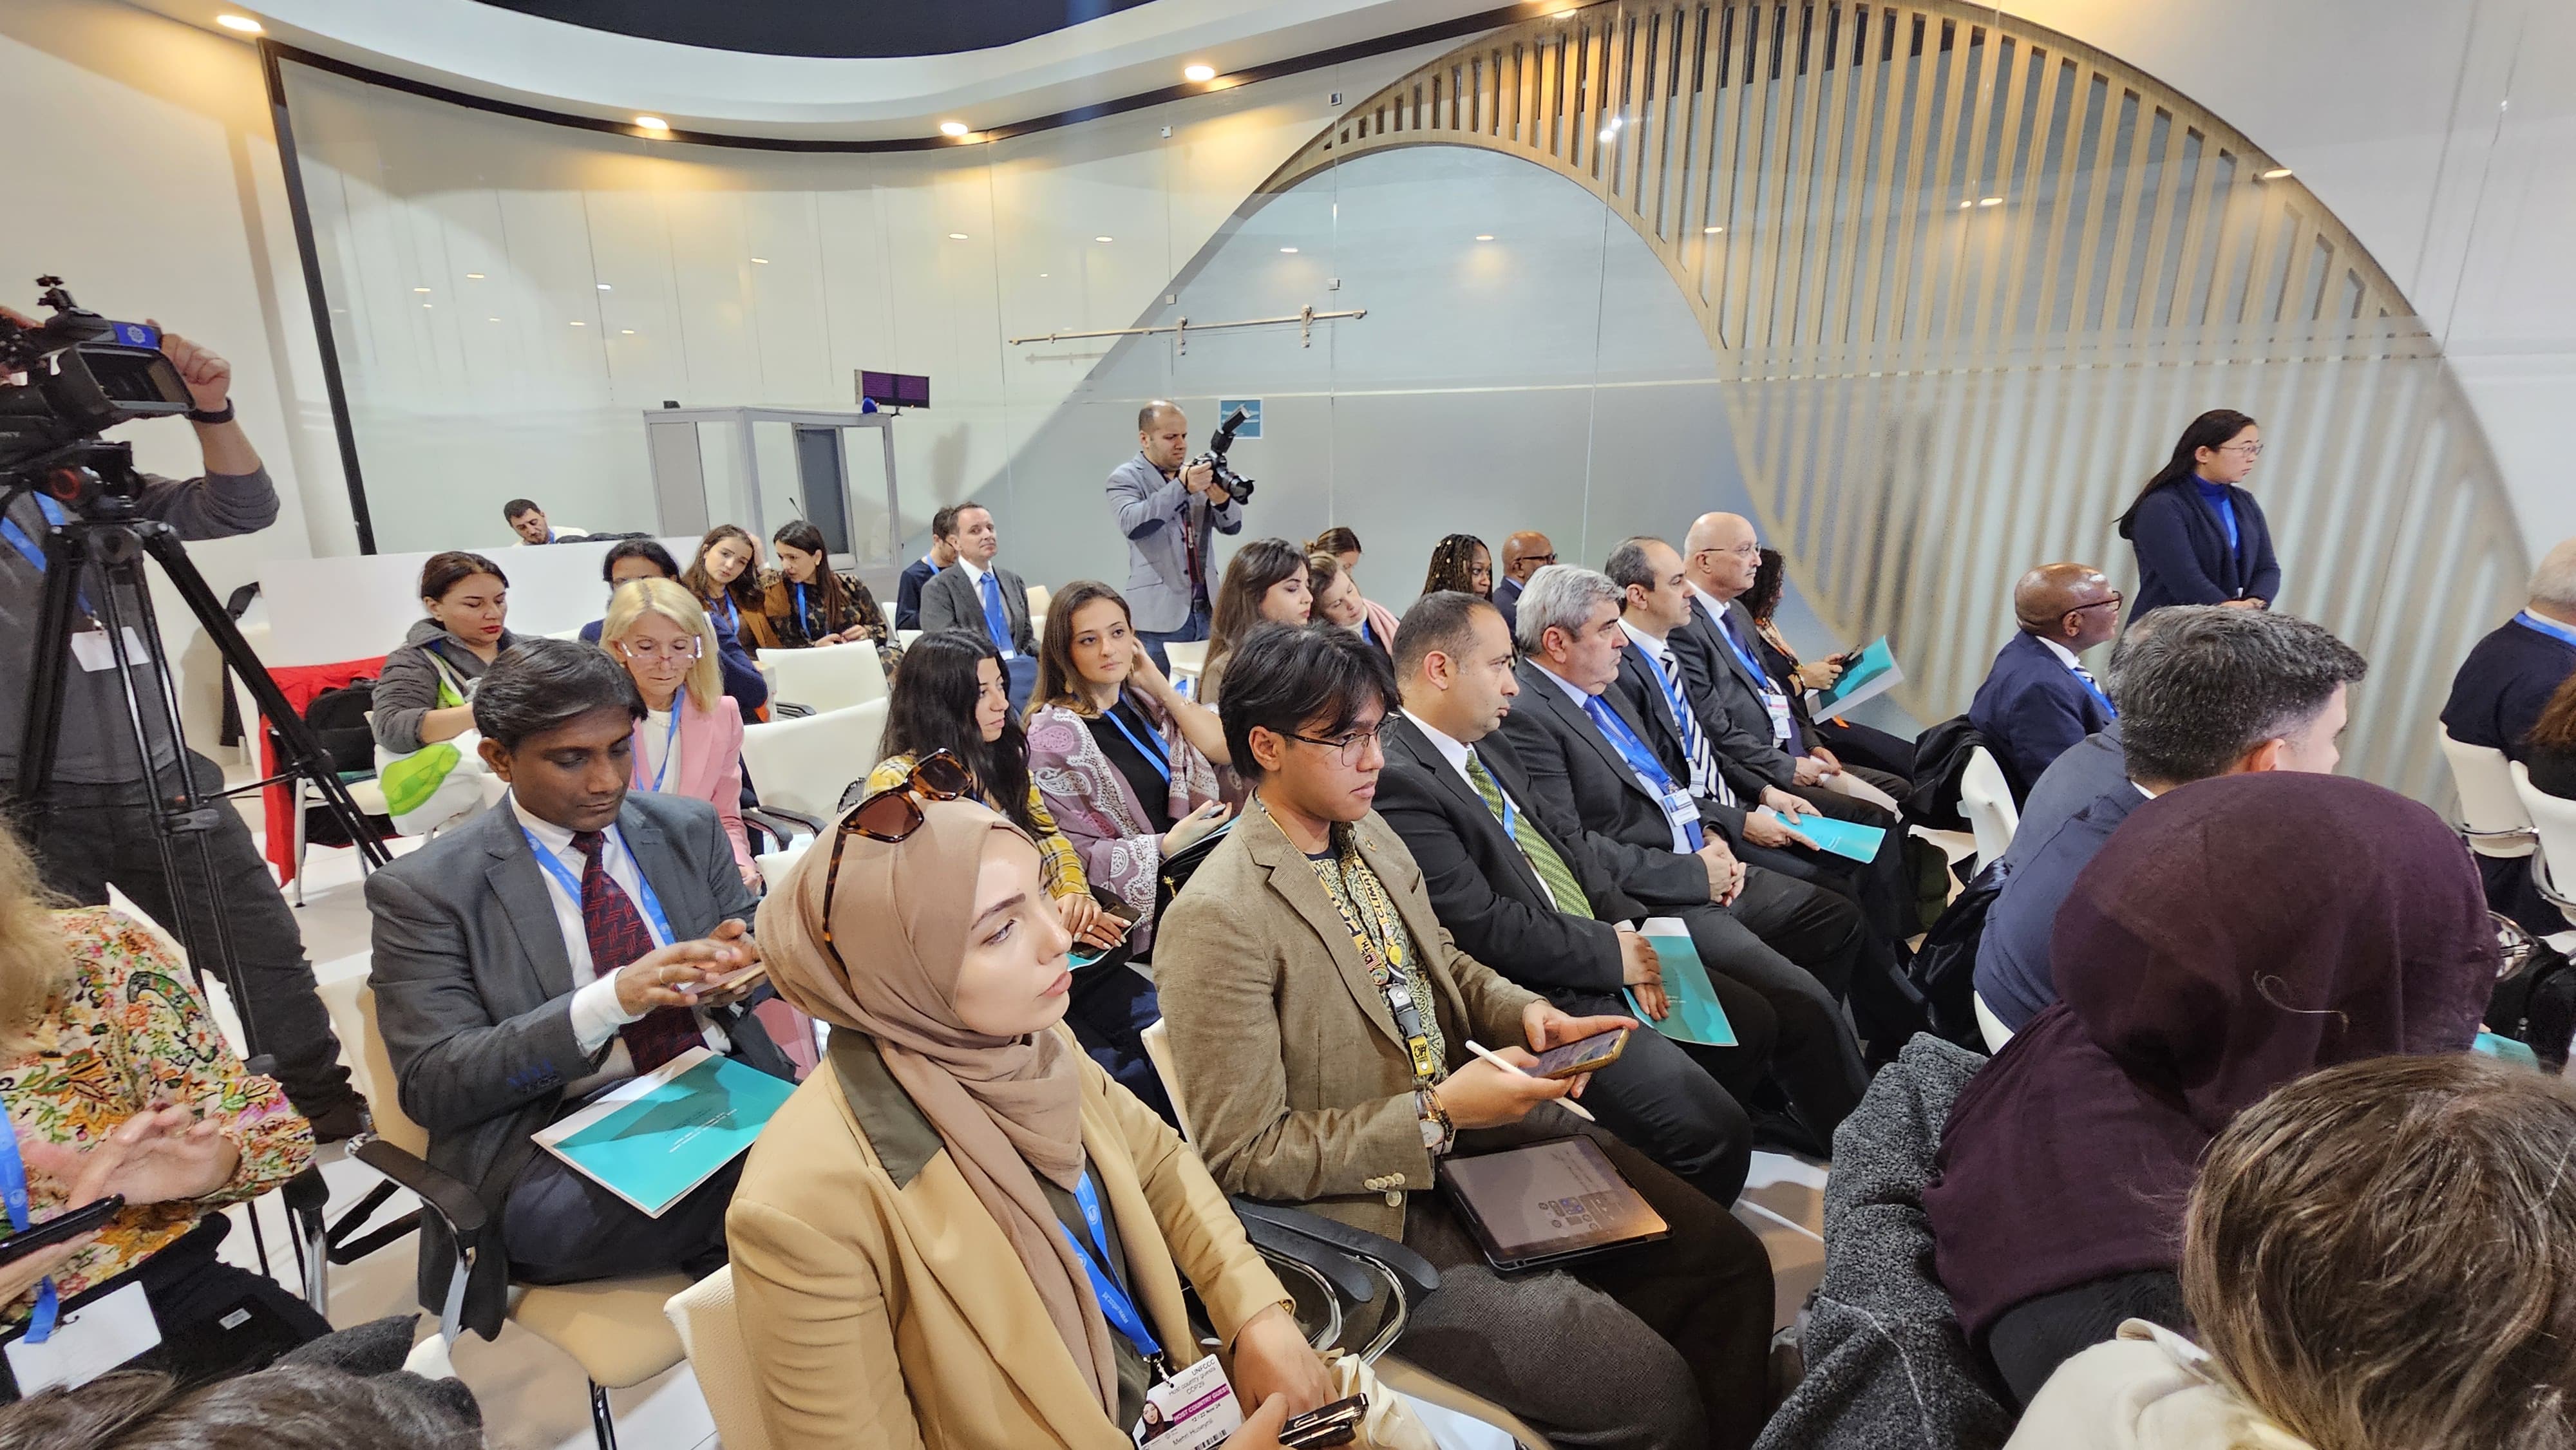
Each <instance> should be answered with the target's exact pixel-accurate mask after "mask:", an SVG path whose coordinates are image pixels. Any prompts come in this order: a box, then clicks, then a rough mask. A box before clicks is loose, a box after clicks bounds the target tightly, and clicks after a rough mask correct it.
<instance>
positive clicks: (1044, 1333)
mask: <svg viewBox="0 0 2576 1450" xmlns="http://www.w3.org/2000/svg"><path fill="white" fill-rule="evenodd" d="M1081 1063H1082V1142H1083V1147H1084V1149H1085V1150H1086V1151H1087V1152H1088V1154H1089V1155H1090V1159H1091V1167H1092V1171H1093V1173H1094V1175H1095V1176H1096V1177H1097V1179H1098V1181H1099V1184H1100V1188H1101V1191H1102V1193H1103V1194H1105V1195H1106V1197H1107V1199H1108V1202H1107V1208H1108V1212H1109V1216H1110V1220H1111V1222H1112V1223H1113V1224H1114V1225H1115V1227H1116V1229H1117V1232H1118V1235H1119V1238H1120V1239H1121V1241H1122V1242H1123V1244H1124V1246H1125V1248H1126V1252H1127V1265H1128V1278H1129V1282H1130V1284H1131V1285H1132V1286H1133V1287H1134V1289H1135V1291H1136V1298H1137V1300H1138V1301H1139V1303H1140V1305H1141V1306H1142V1307H1143V1309H1144V1311H1145V1313H1146V1314H1147V1315H1148V1316H1149V1317H1150V1318H1151V1320H1152V1321H1153V1325H1154V1332H1155V1335H1156V1337H1157V1338H1159V1339H1160V1340H1161V1341H1162V1342H1163V1345H1164V1346H1165V1348H1166V1349H1167V1350H1169V1351H1170V1352H1171V1353H1172V1354H1173V1356H1174V1358H1175V1359H1177V1360H1179V1361H1180V1362H1183V1363H1187V1362H1189V1361H1191V1360H1195V1359H1197V1358H1198V1357H1199V1351H1198V1349H1197V1348H1196V1345H1197V1339H1196V1337H1195V1335H1194V1334H1193V1333H1192V1331H1191V1329H1190V1327H1189V1317H1188V1313H1187V1311H1186V1310H1185V1309H1184V1308H1183V1305H1182V1301H1181V1275H1182V1274H1186V1275H1188V1276H1189V1280H1190V1283H1191V1284H1193V1285H1194V1286H1196V1287H1197V1289H1198V1291H1199V1299H1200V1302H1201V1303H1203V1304H1204V1305H1206V1307H1207V1312H1208V1317H1209V1320H1210V1322H1211V1323H1212V1324H1213V1325H1214V1326H1215V1328H1216V1330H1217V1333H1218V1334H1219V1335H1220V1336H1222V1338H1223V1340H1224V1341H1225V1342H1226V1343H1229V1344H1231V1343H1232V1342H1233V1341H1234V1337H1235V1335H1236V1333H1237V1332H1239V1331H1240V1330H1241V1329H1242V1328H1243V1325H1244V1323H1245V1321H1247V1320H1249V1319H1250V1318H1252V1316H1253V1315H1255V1314H1258V1313H1260V1312H1261V1311H1262V1310H1263V1309H1264V1308H1267V1307H1268V1306H1270V1305H1272V1304H1285V1303H1287V1302H1288V1296H1287V1295H1286V1294H1285V1293H1283V1292H1282V1291H1281V1289H1280V1287H1279V1281H1278V1279H1277V1278H1275V1277H1273V1276H1272V1274H1271V1272H1270V1269H1269V1267H1268V1266H1267V1265H1265V1264H1264V1263H1262V1261H1261V1258H1260V1256H1259V1255H1258V1254H1257V1253H1255V1252H1254V1251H1253V1249H1252V1247H1251V1245H1249V1244H1248V1243H1246V1242H1245V1241H1244V1237H1243V1227H1242V1224H1241V1223H1240V1222H1239V1221H1238V1220H1237V1219H1236V1218H1235V1216H1234V1210H1233V1208H1232V1207H1231V1206H1229V1205H1228V1204H1227V1202H1226V1198H1225V1195H1224V1194H1222V1193H1220V1192H1218V1191H1217V1187H1216V1184H1215V1183H1214V1182H1213V1181H1211V1180H1210V1179H1209V1177H1208V1173H1207V1169H1206V1168H1204V1167H1203V1166H1201V1165H1200V1163H1199V1160H1198V1158H1197V1156H1196V1155H1195V1154H1193V1153H1192V1152H1191V1151H1190V1150H1189V1148H1188V1146H1187V1145H1185V1144H1184V1143H1182V1142H1181V1140H1180V1137H1179V1135H1177V1134H1175V1133H1174V1132H1173V1131H1172V1130H1171V1128H1170V1127H1168V1126H1167V1125H1165V1124H1164V1122H1163V1121H1162V1120H1161V1119H1160V1118H1157V1117H1156V1116H1154V1114H1153V1113H1152V1111H1150V1110H1149V1109H1147V1108H1146V1107H1144V1106H1143V1105H1142V1104H1140V1103H1138V1102H1137V1101H1136V1099H1135V1098H1133V1097H1131V1096H1129V1095H1128V1093H1127V1092H1126V1091H1125V1090H1124V1089H1122V1088H1119V1087H1117V1086H1115V1085H1114V1084H1113V1083H1111V1082H1110V1080H1109V1078H1108V1077H1107V1076H1106V1075H1105V1074H1103V1073H1102V1072H1101V1070H1100V1069H1099V1067H1097V1066H1096V1065H1094V1064H1093V1063H1092V1062H1091V1061H1090V1059H1088V1058H1083V1059H1081ZM845 1080H846V1081H849V1082H850V1083H852V1084H854V1085H855V1086H856V1087H857V1088H858V1089H859V1090H858V1091H857V1092H856V1093H855V1094H853V1093H847V1092H845V1091H844V1089H843V1083H844V1081H845ZM725 1232H726V1237H727V1239H728V1240H729V1241H730V1243H731V1247H732V1253H733V1282H734V1295H735V1300H736V1308H735V1312H736V1313H737V1314H738V1315H739V1316H740V1318H741V1321H742V1329H743V1337H744V1338H745V1340H747V1341H748V1343H749V1346H750V1351H751V1362H752V1363H753V1364H754V1365H756V1366H758V1374H759V1378H760V1391H761V1401H762V1410H763V1412H764V1414H765V1415H766V1417H767V1421H768V1427H769V1438H770V1441H771V1443H772V1444H774V1445H776V1446H778V1447H779V1450H796V1447H806V1446H812V1447H823V1446H830V1447H834V1450H878V1447H887V1450H894V1447H912V1446H926V1447H932V1450H1027V1447H1038V1446H1064V1447H1072V1450H1132V1445H1131V1442H1130V1441H1129V1440H1128V1438H1127V1435H1126V1433H1125V1431H1124V1430H1123V1429H1122V1428H1121V1427H1119V1426H1117V1425H1113V1424H1111V1423H1110V1420H1109V1417H1108V1416H1106V1415H1104V1414H1103V1413H1101V1410H1100V1402H1099V1400H1098V1399H1097V1398H1096V1397H1095V1396H1094V1395H1093V1393H1092V1390H1091V1388H1090V1385H1089V1383H1088V1382H1087V1381H1086V1380H1085V1378H1084V1376H1083V1373H1082V1371H1081V1369H1080V1368H1079V1367H1077V1366H1076V1365H1075V1364H1074V1360H1073V1355H1072V1353H1071V1351H1069V1350H1067V1349H1066V1348H1065V1345H1064V1341H1063V1340H1062V1339H1061V1338H1060V1337H1058V1335H1057V1334H1056V1332H1055V1328H1054V1326H1053V1324H1052V1323H1051V1322H1050V1321H1049V1320H1048V1318H1047V1314H1046V1309H1045V1306H1044V1305H1043V1304H1041V1303H1040V1302H1039V1300H1038V1294H1037V1289H1036V1287H1035V1286H1033V1285H1032V1284H1031V1283H1030V1282H1029V1277H1028V1273H1027V1271H1026V1270H1024V1269H1023V1268H1022V1267H1021V1266H1020V1261H1019V1259H1018V1257H1017V1256H1016V1255H1014V1254H1013V1252H1012V1250H1011V1244H1010V1241H1009V1240H1008V1239H1006V1238H1004V1237H1003V1235H1002V1230H1001V1228H1000V1226H999V1225H997V1224H995V1223H994V1222H993V1219H992V1216H991V1215H990V1214H988V1213H987V1212H985V1210H984V1205H983V1203H982V1202H981V1201H979V1200H978V1199H977V1198H976V1197H975V1192H974V1190H973V1189H971V1188H969V1187H968V1186H967V1184H966V1179H965V1177H964V1175H962V1174H961V1173H959V1172H958V1170H957V1166H956V1164H955V1163H954V1162H953V1161H952V1160H951V1159H950V1158H949V1156H948V1153H947V1150H946V1148H945V1146H944V1145H943V1144H942V1143H941V1142H940V1139H939V1135H938V1133H937V1131H936V1130H935V1129H933V1128H932V1127H931V1126H930V1123H929V1121H928V1120H927V1119H925V1118H923V1117H922V1116H921V1113H920V1111H919V1110H918V1109H916V1108H914V1107H913V1106H912V1103H911V1101H910V1100H909V1099H908V1098H906V1097H905V1096H904V1095H903V1093H902V1091H901V1089H899V1088H897V1087H895V1085H894V1080H893V1078H892V1077H891V1076H890V1075H888V1074H887V1073H886V1069H885V1064H884V1062H883V1060H882V1059H880V1058H879V1057H878V1056H877V1054H876V1052H875V1049H874V1044H873V1043H871V1042H869V1040H868V1039H867V1038H865V1037H863V1036H861V1035H860V1034H857V1033H836V1034H834V1037H833V1040H832V1047H831V1051H830V1053H829V1054H828V1057H827V1061H826V1063H825V1065H824V1067H823V1068H822V1069H821V1070H819V1071H817V1072H815V1073H814V1074H813V1075H812V1076H811V1077H809V1078H807V1079H806V1080H805V1082H804V1083H803V1085H801V1086H799V1087H798V1088H797V1089H796V1092H795V1094H794V1096H792V1097H790V1098H789V1099H788V1100H787V1103H786V1105H785V1106H784V1107H782V1108H780V1109H779V1112H778V1115H777V1116H776V1117H775V1118H772V1119H771V1120H770V1122H769V1126H768V1127H767V1128H766V1129H765V1130H763V1131H762V1133H761V1135H760V1139H759V1141H758V1142H756V1143H754V1144H753V1145H752V1149H751V1155H750V1157H749V1159H748V1160H747V1161H746V1163H745V1164H744V1166H743V1172H742V1182H741V1184H740V1186H739V1187H737V1188H736V1189H735V1190H734V1196H733V1204H732V1207H731V1209H730V1210H729V1211H728V1212H727V1213H726V1215H725ZM1176 1268H1177V1271H1178V1272H1175V1269H1176Z"/></svg>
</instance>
